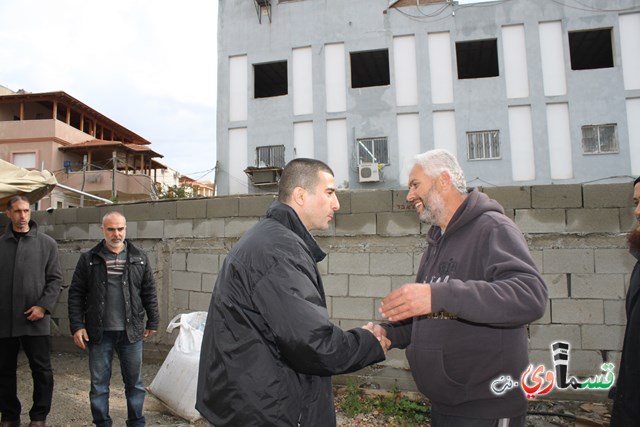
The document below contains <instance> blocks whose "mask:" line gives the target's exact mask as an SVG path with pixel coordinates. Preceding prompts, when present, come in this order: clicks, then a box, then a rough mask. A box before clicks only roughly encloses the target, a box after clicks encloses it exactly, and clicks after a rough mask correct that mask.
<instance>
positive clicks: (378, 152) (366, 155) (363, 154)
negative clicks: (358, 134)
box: [358, 136, 389, 165]
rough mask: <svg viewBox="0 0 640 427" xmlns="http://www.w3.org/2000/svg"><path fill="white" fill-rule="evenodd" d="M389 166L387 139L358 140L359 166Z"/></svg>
mask: <svg viewBox="0 0 640 427" xmlns="http://www.w3.org/2000/svg"><path fill="white" fill-rule="evenodd" d="M362 163H381V164H385V165H388V164H389V148H388V146H387V137H386V136H385V137H378V138H362V139H358V164H362Z"/></svg>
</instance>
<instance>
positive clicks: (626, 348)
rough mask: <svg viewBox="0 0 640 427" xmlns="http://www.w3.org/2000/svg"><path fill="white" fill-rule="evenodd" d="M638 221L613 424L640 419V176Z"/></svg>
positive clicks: (633, 234) (632, 234) (632, 246)
mask: <svg viewBox="0 0 640 427" xmlns="http://www.w3.org/2000/svg"><path fill="white" fill-rule="evenodd" d="M633 204H634V205H635V207H636V208H635V210H634V215H635V217H636V224H635V226H634V228H633V230H631V232H630V233H629V236H628V237H627V242H628V243H629V252H630V253H631V255H633V256H634V257H635V258H636V260H637V261H636V265H635V267H633V272H632V273H631V279H630V281H629V290H628V291H627V298H626V303H625V310H626V314H627V327H626V329H625V331H624V342H623V345H622V358H621V360H620V371H619V373H618V382H617V384H616V387H615V389H614V390H613V393H612V394H613V399H614V401H613V411H612V412H613V413H612V414H611V424H610V426H611V427H619V426H633V425H638V424H637V423H638V422H639V420H640V387H638V384H640V303H639V301H638V300H639V299H640V177H638V178H636V180H635V181H634V182H633Z"/></svg>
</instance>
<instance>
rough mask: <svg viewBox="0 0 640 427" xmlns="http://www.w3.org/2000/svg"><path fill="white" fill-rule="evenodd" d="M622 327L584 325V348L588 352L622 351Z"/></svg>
mask: <svg viewBox="0 0 640 427" xmlns="http://www.w3.org/2000/svg"><path fill="white" fill-rule="evenodd" d="M623 336H624V326H622V325H582V348H583V349H588V350H622V337H623Z"/></svg>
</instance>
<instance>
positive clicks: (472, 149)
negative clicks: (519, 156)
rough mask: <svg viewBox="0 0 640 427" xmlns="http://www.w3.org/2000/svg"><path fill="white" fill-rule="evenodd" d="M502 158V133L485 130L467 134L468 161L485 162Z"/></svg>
mask: <svg viewBox="0 0 640 427" xmlns="http://www.w3.org/2000/svg"><path fill="white" fill-rule="evenodd" d="M499 158H500V131H499V130H483V131H478V132H467V159H469V160H485V159H499Z"/></svg>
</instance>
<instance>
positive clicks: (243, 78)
mask: <svg viewBox="0 0 640 427" xmlns="http://www.w3.org/2000/svg"><path fill="white" fill-rule="evenodd" d="M248 88H249V84H248V80H247V56H246V55H242V56H232V57H231V58H229V121H230V122H236V121H243V120H247V98H248V90H249V89H248Z"/></svg>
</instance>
